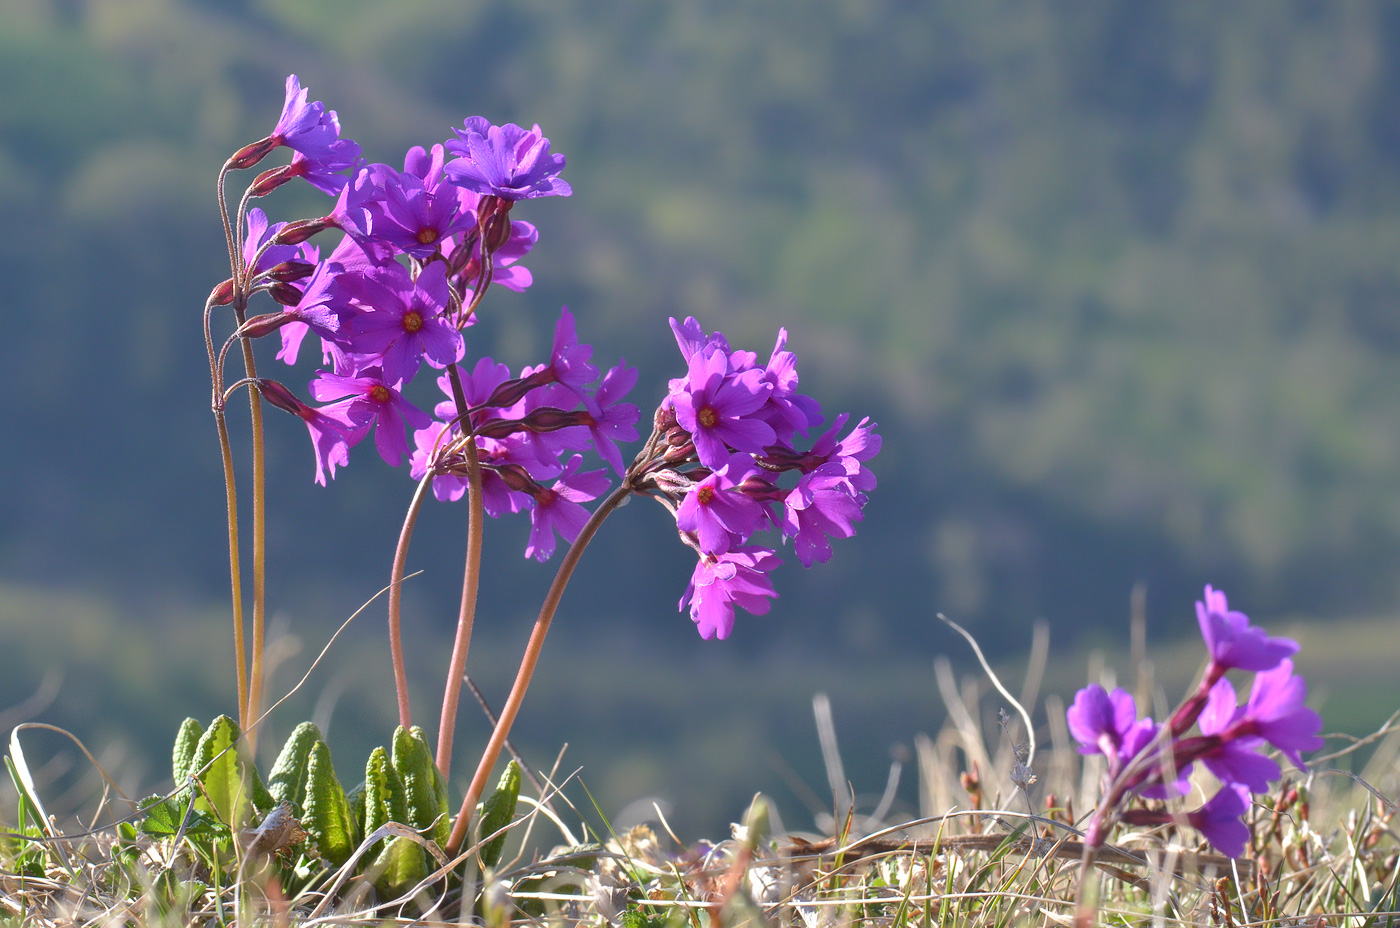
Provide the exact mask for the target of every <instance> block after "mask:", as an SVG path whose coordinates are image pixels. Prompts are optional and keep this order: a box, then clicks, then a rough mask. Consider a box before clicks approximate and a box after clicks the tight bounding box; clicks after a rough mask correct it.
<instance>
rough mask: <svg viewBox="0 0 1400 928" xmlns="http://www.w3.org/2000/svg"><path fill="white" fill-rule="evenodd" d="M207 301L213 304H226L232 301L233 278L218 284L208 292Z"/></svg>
mask: <svg viewBox="0 0 1400 928" xmlns="http://www.w3.org/2000/svg"><path fill="white" fill-rule="evenodd" d="M209 302H210V303H211V304H213V305H214V306H227V305H228V304H230V303H232V302H233V278H232V277H230V278H229V279H228V280H226V281H224V282H223V283H221V284H219V285H218V286H217V287H215V288H214V289H213V290H212V291H210V293H209Z"/></svg>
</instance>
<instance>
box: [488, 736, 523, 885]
mask: <svg viewBox="0 0 1400 928" xmlns="http://www.w3.org/2000/svg"><path fill="white" fill-rule="evenodd" d="M519 800H520V764H519V763H517V762H516V761H514V760H512V761H511V762H510V763H508V764H506V769H505V770H504V771H503V772H502V773H501V781H500V783H498V784H497V785H496V791H495V792H493V793H492V794H491V795H490V796H488V797H487V799H486V801H485V802H484V803H482V806H481V836H482V837H483V838H490V836H491V835H493V834H495V833H496V832H498V831H500V830H501V829H502V828H504V827H506V826H507V825H509V824H510V821H511V819H512V818H514V817H515V805H516V803H517V802H519ZM505 846H506V836H505V833H504V832H502V833H501V834H499V835H496V837H494V838H491V840H489V841H487V842H486V843H485V844H483V845H482V846H481V865H482V866H483V867H494V866H496V864H498V863H500V860H501V852H502V851H503V850H505Z"/></svg>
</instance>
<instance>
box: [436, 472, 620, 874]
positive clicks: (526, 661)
mask: <svg viewBox="0 0 1400 928" xmlns="http://www.w3.org/2000/svg"><path fill="white" fill-rule="evenodd" d="M631 492H632V486H631V482H630V480H623V482H622V486H620V487H618V488H617V489H616V490H614V491H613V492H612V494H611V495H610V496H608V498H607V499H605V500H604V501H603V504H602V505H601V506H599V507H598V508H597V509H595V510H594V511H593V515H591V516H589V518H588V522H587V523H585V525H584V526H583V528H582V529H581V530H580V531H579V533H578V538H577V540H575V541H574V543H573V544H572V545H570V546H569V550H568V552H567V553H566V554H565V555H564V560H563V562H562V563H561V564H560V565H559V572H558V573H556V574H555V575H554V582H553V583H551V584H550V585H549V592H548V593H547V594H546V595H545V598H544V603H543V604H542V605H541V606H540V614H539V617H538V618H536V619H535V628H534V630H533V631H531V632H530V641H529V643H528V644H527V645H526V646H525V656H524V657H523V658H522V659H521V661H520V670H519V671H518V672H517V673H516V675H515V683H514V684H512V686H511V688H510V695H509V696H508V697H506V704H505V705H504V706H502V707H501V716H500V718H499V719H497V720H496V728H495V730H494V731H492V732H491V740H490V741H488V742H487V743H486V750H485V751H484V752H483V753H482V755H481V762H480V763H478V764H477V767H476V775H475V776H473V777H472V782H471V786H469V787H468V788H467V795H466V796H464V797H463V798H462V806H461V808H460V809H459V810H458V812H457V819H456V821H455V822H453V824H452V835H451V837H449V838H448V839H447V853H448V855H449V856H451V855H453V854H456V853H457V850H458V849H459V848H460V847H461V846H462V841H463V840H464V839H465V838H466V836H467V827H468V826H469V825H470V824H471V818H472V814H473V813H474V812H475V811H476V804H477V801H478V800H479V799H480V798H481V794H482V792H483V791H484V790H485V789H486V778H487V777H488V776H490V775H491V770H492V769H493V768H494V767H495V766H496V761H497V759H498V758H499V757H500V756H501V746H502V745H503V744H504V743H505V740H506V737H507V736H508V735H509V734H510V727H511V725H513V724H514V723H515V716H516V713H518V712H519V711H520V704H521V703H522V702H524V700H525V691H526V690H528V689H529V688H530V678H531V677H532V676H533V675H534V673H535V665H536V664H537V663H539V659H540V651H541V649H543V647H544V637H545V635H546V634H548V632H549V623H550V622H551V621H553V619H554V613H555V611H556V610H557V609H558V608H559V601H560V599H562V598H563V596H564V588H565V587H567V586H568V585H569V578H570V577H571V576H572V575H573V572H574V568H575V567H577V566H578V562H579V558H580V557H582V556H583V552H584V549H585V548H587V547H588V543H589V541H591V540H592V539H593V535H594V534H595V533H596V532H597V531H598V527H599V526H600V525H602V524H603V520H604V519H606V518H607V517H608V516H609V515H611V514H612V511H613V510H614V509H616V508H617V507H618V506H621V505H622V503H623V502H624V501H625V500H626V499H627V497H628V495H629V494H630V493H631Z"/></svg>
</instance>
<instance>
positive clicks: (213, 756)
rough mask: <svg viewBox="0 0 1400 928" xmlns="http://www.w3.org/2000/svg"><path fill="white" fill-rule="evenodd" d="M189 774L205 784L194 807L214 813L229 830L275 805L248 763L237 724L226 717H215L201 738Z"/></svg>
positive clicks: (245, 746) (255, 769)
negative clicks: (253, 814) (257, 810)
mask: <svg viewBox="0 0 1400 928" xmlns="http://www.w3.org/2000/svg"><path fill="white" fill-rule="evenodd" d="M190 774H191V775H192V776H194V777H196V778H197V779H198V780H199V781H200V782H201V783H202V784H203V785H204V789H203V791H202V792H201V793H200V795H199V797H198V798H196V799H195V808H196V809H200V810H203V811H208V812H212V813H213V814H214V815H215V816H217V817H218V818H219V820H220V821H222V822H224V823H225V824H227V825H229V826H230V827H235V828H236V827H241V826H242V825H243V824H245V823H246V822H247V821H248V820H249V819H250V818H251V817H252V812H253V809H254V808H255V807H256V808H259V809H271V808H272V807H273V806H274V805H275V803H274V801H273V799H272V795H271V794H270V793H268V791H267V787H266V786H264V785H263V782H262V778H261V777H260V776H258V771H257V768H255V767H254V766H253V765H252V764H251V763H250V762H249V761H248V758H247V745H246V744H245V743H244V742H243V740H242V732H240V731H239V728H238V723H237V722H235V721H234V720H233V719H231V718H229V717H228V716H227V715H221V716H219V717H218V718H216V719H215V720H214V722H213V724H211V725H210V726H209V729H208V730H207V731H205V732H204V734H203V735H201V736H200V739H199V743H198V745H197V746H196V747H195V753H194V760H193V761H192V763H191V769H190Z"/></svg>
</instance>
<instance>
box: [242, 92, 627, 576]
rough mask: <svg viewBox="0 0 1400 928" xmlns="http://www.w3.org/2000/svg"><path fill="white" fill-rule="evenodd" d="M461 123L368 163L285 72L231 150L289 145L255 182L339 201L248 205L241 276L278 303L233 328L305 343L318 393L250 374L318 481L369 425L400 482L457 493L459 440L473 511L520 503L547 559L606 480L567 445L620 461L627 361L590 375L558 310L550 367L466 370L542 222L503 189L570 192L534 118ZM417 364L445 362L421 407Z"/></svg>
mask: <svg viewBox="0 0 1400 928" xmlns="http://www.w3.org/2000/svg"><path fill="white" fill-rule="evenodd" d="M464 125H465V128H464V129H459V130H457V131H456V135H457V138H454V139H452V140H450V141H448V142H446V143H445V144H438V145H434V146H433V147H432V149H431V150H428V149H424V148H421V147H415V148H412V149H410V150H409V151H408V153H407V155H406V156H405V157H404V162H403V170H398V169H396V168H394V167H392V166H390V165H387V164H366V163H365V162H364V161H362V160H361V159H360V157H359V155H360V149H359V146H358V145H356V144H355V143H354V142H352V141H349V140H348V139H342V138H341V137H340V124H339V121H338V120H337V119H336V115H335V113H334V112H330V111H327V110H326V109H325V107H324V106H323V105H322V104H321V103H319V102H313V101H309V100H308V94H307V91H306V90H305V89H304V88H302V87H301V85H300V83H299V82H298V81H297V79H296V77H295V75H293V76H292V77H289V78H288V79H287V98H286V102H285V104H284V105H283V110H282V115H281V117H280V118H279V119H278V121H277V125H276V126H275V127H274V129H273V131H272V133H271V134H270V135H269V136H268V137H267V138H266V139H263V140H262V141H261V142H258V143H254V145H252V146H249V147H248V148H247V149H244V151H243V152H240V154H239V155H236V156H235V159H234V162H235V163H236V164H237V165H238V166H248V165H246V164H244V162H246V161H248V160H250V159H252V160H256V159H254V158H253V156H254V155H257V157H261V155H262V154H266V153H267V152H269V151H271V150H272V149H273V148H275V147H277V146H279V145H282V146H286V147H288V148H291V149H293V151H294V155H293V158H292V163H291V165H289V166H288V167H287V168H275V169H273V170H271V171H267V172H264V174H263V175H262V176H261V177H260V179H259V181H258V182H257V183H256V184H255V189H256V190H257V192H258V193H266V192H267V191H268V190H270V189H271V188H273V187H274V186H276V185H277V184H280V183H285V182H286V181H288V180H290V179H291V178H293V177H298V176H299V177H303V178H305V179H306V180H307V181H309V182H311V183H312V184H314V185H315V186H316V187H318V188H319V189H321V190H324V191H325V192H327V193H329V194H331V195H334V196H336V197H337V201H336V204H335V206H334V208H333V209H332V210H331V212H330V213H329V214H328V215H326V216H324V217H322V218H321V219H317V220H310V221H307V222H301V223H290V224H289V223H269V222H268V221H267V219H266V217H265V216H264V215H263V214H262V212H261V211H260V210H256V209H254V210H252V211H250V213H249V215H248V222H247V230H246V235H245V236H244V239H245V240H244V255H245V268H246V270H245V273H246V274H248V275H249V278H250V280H251V281H252V285H251V287H250V289H258V288H264V289H268V290H269V291H271V292H272V295H273V296H274V298H276V299H277V300H278V301H279V302H282V303H283V304H285V308H284V309H283V311H282V313H281V315H280V316H278V317H277V318H275V319H272V320H270V321H269V322H266V323H262V324H260V325H258V326H251V325H250V326H245V329H244V334H258V335H261V334H270V333H271V332H273V331H277V332H278V334H279V336H280V338H281V350H280V351H279V352H278V358H280V359H281V360H283V361H285V362H286V363H288V364H295V363H296V362H297V360H298V357H299V356H300V354H301V347H302V343H303V342H304V340H305V339H306V337H307V335H309V334H314V335H316V336H317V337H318V338H319V340H320V348H321V351H320V356H321V360H322V362H323V364H324V365H325V367H324V368H323V369H321V370H318V371H317V372H316V373H315V375H314V377H313V378H312V380H311V383H310V384H309V387H308V392H309V394H310V396H311V397H312V398H313V399H314V400H315V401H317V402H318V403H323V404H326V405H323V406H320V407H319V408H316V407H312V406H309V405H307V404H305V403H303V402H301V401H300V400H298V399H297V398H296V397H295V395H294V394H293V393H292V392H291V391H290V390H288V389H287V388H286V387H284V386H282V385H281V384H279V383H277V382H275V381H271V380H266V379H265V380H263V381H261V383H260V386H261V387H262V388H263V393H264V395H265V396H266V397H267V398H268V399H269V401H270V402H272V403H274V404H275V405H277V406H279V407H281V408H283V409H286V410H288V411H289V412H292V413H294V414H296V415H297V416H299V417H301V418H302V420H303V421H305V423H306V425H307V428H308V430H309V431H310V434H311V440H312V446H313V449H314V450H315V454H316V481H317V482H318V483H321V484H324V483H325V482H326V477H327V475H328V474H329V476H331V477H334V476H335V472H336V468H337V467H340V466H345V465H346V464H347V463H348V461H349V450H350V448H352V447H354V446H355V445H356V444H358V443H359V442H360V441H362V440H364V439H365V438H366V437H367V436H368V435H369V434H370V432H371V431H372V432H373V433H374V440H375V446H376V448H377V449H378V450H379V454H380V456H381V457H383V458H384V460H385V461H387V462H388V463H389V464H391V465H395V466H397V465H399V464H401V463H402V462H403V459H404V458H405V456H407V457H409V459H410V462H411V468H410V471H411V473H412V474H413V476H414V477H415V478H420V479H421V478H422V477H424V476H425V475H428V474H429V473H431V475H432V481H433V489H434V492H435V494H436V495H437V496H438V498H439V499H444V500H451V499H457V498H459V497H461V496H462V494H463V493H464V492H465V488H466V480H467V477H466V469H467V461H466V450H465V448H466V441H467V439H468V437H471V438H472V439H474V441H475V443H476V446H477V450H478V454H479V459H480V466H481V468H482V471H483V480H482V482H483V494H484V504H485V508H486V511H487V512H488V513H490V514H491V515H492V516H500V515H503V514H505V513H513V512H521V511H525V510H528V511H529V512H530V514H531V519H532V524H533V528H532V531H531V533H530V541H529V544H528V546H527V548H526V554H527V556H531V557H535V558H538V559H540V560H545V559H547V558H548V557H550V555H551V554H553V552H554V550H555V533H556V532H557V533H558V534H559V535H561V536H563V537H564V538H565V539H566V540H569V541H572V540H573V539H574V538H575V537H576V536H577V534H578V531H579V529H580V528H581V527H582V525H583V522H584V521H585V520H586V519H587V513H586V511H585V510H584V509H583V507H582V506H581V505H580V503H582V502H586V501H588V500H591V499H594V498H596V497H597V496H598V495H599V494H601V493H603V492H605V491H606V489H607V487H608V484H609V481H608V479H607V477H606V476H605V472H604V471H602V470H583V469H582V462H583V457H582V454H581V452H585V451H589V450H590V449H591V450H593V451H596V452H597V454H598V455H599V456H600V457H601V458H602V459H603V460H604V461H605V462H607V463H608V464H610V465H611V466H612V468H613V469H614V470H615V471H617V472H618V473H619V474H621V473H622V456H621V452H620V451H619V450H618V448H617V442H619V441H635V440H636V439H637V430H636V428H635V424H636V421H637V418H638V416H639V412H638V410H637V407H636V406H634V405H631V404H629V403H625V402H623V401H622V400H623V397H624V396H625V395H626V393H627V391H628V390H630V389H631V387H632V385H633V384H634V383H635V382H636V377H637V374H636V371H635V369H633V368H629V367H627V366H626V365H625V363H619V364H618V365H617V366H616V367H614V368H612V369H611V370H609V371H607V372H606V373H605V374H602V375H600V372H599V370H598V369H597V368H596V367H595V366H594V365H592V364H590V363H589V359H590V357H591V356H592V353H593V349H592V348H591V347H590V346H588V345H587V344H581V343H580V342H579V340H578V337H577V334H576V332H575V329H574V320H573V316H572V315H570V313H569V311H568V310H567V309H565V310H564V311H563V314H562V315H561V316H560V319H559V324H558V326H557V328H556V333H555V339H554V346H553V351H552V353H551V355H550V358H549V361H548V362H547V363H544V364H540V365H537V366H533V367H526V368H525V369H524V370H522V371H521V372H520V375H519V376H518V377H511V375H510V372H509V370H508V369H507V368H506V367H505V365H502V364H498V363H496V362H495V361H493V360H492V359H491V358H481V359H479V360H478V361H477V362H476V363H475V366H474V367H473V368H472V369H471V370H470V372H468V371H467V370H465V369H463V368H462V367H459V366H458V362H460V361H462V360H463V358H464V356H465V354H466V344H465V340H464V339H463V335H462V333H463V330H464V329H466V328H467V327H469V326H470V325H471V324H472V322H473V321H474V311H475V308H476V305H477V304H478V303H479V302H480V296H481V294H482V293H483V292H484V290H485V288H486V287H488V286H490V285H491V284H493V283H494V284H499V285H500V286H502V287H505V288H507V289H511V290H516V291H520V290H524V289H525V288H527V287H529V286H530V285H531V283H532V282H533V280H532V277H531V275H530V272H529V271H528V270H527V269H526V268H524V267H522V266H520V265H519V264H518V263H517V262H518V261H519V260H520V259H521V258H523V257H525V255H526V254H528V253H529V251H530V249H531V248H532V247H533V246H534V244H535V242H536V241H537V240H538V238H539V233H538V231H537V230H536V228H535V227H534V226H533V225H531V224H530V223H528V222H522V221H518V220H513V219H512V218H511V216H510V211H511V207H512V206H513V204H514V202H515V201H516V200H521V199H532V198H535V197H542V196H549V195H558V196H568V195H569V194H570V193H571V192H572V191H571V190H570V188H569V185H568V184H567V183H565V182H564V181H563V180H562V179H560V177H559V172H560V171H561V170H562V169H563V167H564V156H563V155H560V154H552V153H551V152H550V150H549V140H548V139H546V138H544V136H543V135H542V134H541V133H540V130H539V127H538V126H536V127H534V128H533V129H532V130H528V131H527V130H524V129H522V128H520V127H519V126H516V125H505V126H493V125H491V124H490V123H489V122H488V121H487V120H485V119H484V118H482V117H479V116H474V117H471V118H470V119H467V120H466V122H465V124H464ZM259 152H260V153H261V154H258V153H259ZM451 156H455V157H451ZM326 230H339V231H340V232H341V233H342V237H341V239H340V241H339V243H338V244H337V245H336V246H335V247H334V248H333V249H332V250H331V251H330V253H329V254H328V255H326V257H324V258H322V257H321V256H320V252H319V250H318V249H316V248H312V247H311V246H309V245H307V244H305V243H304V241H305V239H306V238H309V237H310V235H312V234H315V233H317V232H321V231H326ZM291 266H295V268H296V270H295V271H288V270H287V268H289V267H291ZM424 364H426V365H427V366H428V367H430V368H432V369H434V370H437V371H446V372H448V373H444V374H443V375H441V376H439V377H438V378H437V382H438V386H439V387H440V389H441V390H442V392H443V394H445V395H446V397H447V399H446V400H445V401H443V402H440V403H438V404H437V406H436V407H435V408H434V410H433V413H432V414H429V413H428V412H425V411H424V410H423V409H421V408H420V407H419V406H417V405H415V404H414V402H413V401H411V400H410V399H408V398H407V396H406V395H405V394H406V390H407V388H408V387H409V385H410V384H411V383H412V382H413V380H414V379H415V378H416V377H417V376H418V375H419V373H420V372H421V371H422V369H423V366H424ZM449 368H452V370H451V371H449V370H448V369H449ZM449 374H451V375H453V376H449ZM454 380H455V382H456V383H457V384H458V387H459V388H460V390H461V393H462V395H461V396H460V397H459V396H457V395H456V389H457V388H454V385H453V383H454ZM460 404H465V406H462V405H460ZM410 431H411V433H412V447H410V442H409V438H408V435H409V432H410Z"/></svg>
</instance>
